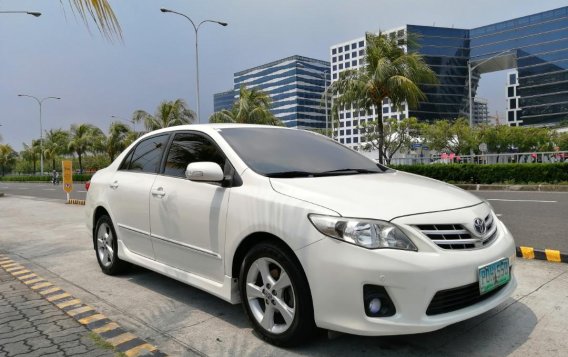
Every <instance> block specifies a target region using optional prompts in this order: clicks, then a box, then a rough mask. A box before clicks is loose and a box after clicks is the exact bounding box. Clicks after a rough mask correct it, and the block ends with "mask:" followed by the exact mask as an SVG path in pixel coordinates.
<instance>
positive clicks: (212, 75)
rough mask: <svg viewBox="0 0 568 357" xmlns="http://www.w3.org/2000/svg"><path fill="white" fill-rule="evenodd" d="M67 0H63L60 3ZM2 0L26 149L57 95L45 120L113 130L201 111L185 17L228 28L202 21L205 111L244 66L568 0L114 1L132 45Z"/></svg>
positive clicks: (0, 71) (17, 118) (56, 9)
mask: <svg viewBox="0 0 568 357" xmlns="http://www.w3.org/2000/svg"><path fill="white" fill-rule="evenodd" d="M61 2H62V3H63V4H64V5H63V6H62V5H61ZM61 2H60V0H41V1H40V0H0V11H2V10H30V11H40V12H42V13H43V16H41V17H39V18H35V17H32V16H26V15H7V14H0V124H1V125H2V126H1V127H0V135H1V136H2V137H3V142H4V143H8V144H11V145H12V146H13V147H14V148H15V149H16V150H21V148H22V142H26V143H29V142H30V141H31V139H33V138H38V137H39V120H38V106H37V104H36V103H35V102H34V101H33V100H32V99H29V98H19V97H17V94H19V93H24V94H30V95H34V96H37V97H46V96H58V97H61V98H62V100H60V101H47V102H46V103H45V104H44V110H43V114H44V115H43V126H44V129H45V130H48V129H50V128H64V129H68V128H69V127H70V125H71V124H73V123H83V122H89V123H92V124H95V125H97V126H99V127H100V128H102V129H103V130H105V131H107V129H108V126H109V124H110V123H111V121H112V120H113V119H112V118H111V116H112V115H115V116H118V117H122V118H125V119H129V118H130V116H131V114H132V112H133V111H135V110H137V109H144V110H146V111H148V112H151V113H153V112H154V110H155V108H156V106H157V105H158V104H159V103H160V102H161V101H162V100H165V99H167V100H171V99H176V98H183V99H185V100H186V101H187V103H188V104H189V105H190V107H191V108H192V109H194V110H195V106H196V97H195V61H194V57H195V52H194V51H195V47H194V46H195V42H194V41H195V37H194V33H193V29H192V28H191V24H189V22H188V21H187V20H185V19H184V18H182V17H179V16H177V15H173V14H162V13H161V12H160V11H159V9H160V7H167V8H170V9H173V10H176V11H179V12H183V13H186V14H187V15H189V16H190V17H191V18H192V19H193V20H194V21H196V22H199V21H201V20H203V19H215V20H221V21H226V22H228V23H229V26H228V27H221V26H218V25H214V24H205V25H204V26H203V27H202V28H201V29H200V31H199V32H200V34H199V43H200V46H199V53H200V80H201V117H202V121H204V120H206V119H207V118H208V117H209V115H210V114H211V112H212V111H213V93H215V92H220V91H223V90H226V89H229V88H232V85H233V73H234V72H236V71H240V70H243V69H246V68H249V67H253V66H257V65H260V64H263V63H266V62H268V61H272V60H276V59H279V58H282V57H286V56H290V55H295V54H298V55H303V56H308V57H315V58H318V59H324V60H328V61H329V55H328V53H329V47H330V46H331V45H333V44H335V43H338V42H342V41H347V40H350V39H353V38H356V37H360V36H362V35H363V34H364V33H365V31H378V30H379V29H383V30H385V29H390V28H393V27H398V26H401V25H404V24H417V25H429V26H431V25H435V26H442V27H452V26H454V27H456V28H472V27H478V26H483V25H487V24H490V23H494V22H498V21H503V20H508V19H511V18H514V17H519V16H524V15H529V14H532V13H536V12H541V11H546V10H550V9H554V8H558V7H562V6H565V5H566V0H546V1H534V0H499V1H495V0H475V1H472V0H428V1H427V0H397V1H383V0H349V1H340V0H317V1H316V0H193V1H189V0H120V1H119V0H111V1H110V2H111V5H112V6H113V8H114V10H115V12H116V15H117V17H118V19H119V21H120V23H121V25H122V28H123V31H124V44H112V43H109V42H108V41H106V40H104V39H103V38H102V37H101V36H100V35H99V34H98V33H97V32H96V30H94V29H93V30H92V33H91V34H90V33H89V32H88V31H87V29H86V28H85V27H84V26H83V24H82V23H79V22H78V21H76V20H74V18H73V15H72V12H71V11H70V8H69V7H68V0H62V1H61ZM504 85H505V77H504V74H503V73H497V74H491V75H485V76H484V77H483V78H482V81H481V85H480V86H481V87H480V94H479V95H480V96H481V97H484V98H487V99H489V102H490V114H492V115H494V114H495V111H500V112H501V114H503V111H504V107H505V106H504V101H505V88H504Z"/></svg>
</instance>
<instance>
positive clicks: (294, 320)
mask: <svg viewBox="0 0 568 357" xmlns="http://www.w3.org/2000/svg"><path fill="white" fill-rule="evenodd" d="M239 284H240V292H241V300H242V302H243V307H244V309H245V312H246V314H247V316H248V317H249V319H250V321H251V322H252V324H253V326H254V329H255V331H256V332H258V333H259V334H260V336H261V337H262V338H263V339H265V340H266V341H268V342H270V343H272V344H275V345H279V346H291V345H297V344H299V343H301V342H303V341H304V340H306V339H307V338H309V337H310V336H313V333H314V332H315V331H316V328H315V323H314V317H313V306H312V299H311V296H310V290H309V287H308V283H307V281H306V278H305V276H304V274H303V272H302V271H301V270H300V269H299V268H298V265H297V263H296V262H295V261H294V260H292V259H291V257H289V255H288V253H286V250H285V249H282V248H281V247H279V246H277V245H274V244H268V243H262V244H259V245H257V246H255V247H253V248H252V249H251V251H250V252H249V253H248V254H247V255H246V257H245V259H244V261H243V264H242V266H241V272H240V278H239Z"/></svg>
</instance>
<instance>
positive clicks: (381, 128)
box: [375, 100, 385, 165]
mask: <svg viewBox="0 0 568 357" xmlns="http://www.w3.org/2000/svg"><path fill="white" fill-rule="evenodd" d="M380 103H381V104H380V105H375V109H376V111H377V113H378V115H377V131H378V132H379V163H380V164H382V165H384V164H385V128H384V125H383V106H382V103H383V101H382V100H381V101H380Z"/></svg>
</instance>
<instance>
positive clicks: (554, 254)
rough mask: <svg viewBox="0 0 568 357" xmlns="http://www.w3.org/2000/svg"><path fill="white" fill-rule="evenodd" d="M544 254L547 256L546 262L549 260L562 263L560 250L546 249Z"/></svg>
mask: <svg viewBox="0 0 568 357" xmlns="http://www.w3.org/2000/svg"><path fill="white" fill-rule="evenodd" d="M544 253H545V254H546V260H548V261H549V262H557V263H560V262H561V260H560V251H559V250H553V249H545V250H544Z"/></svg>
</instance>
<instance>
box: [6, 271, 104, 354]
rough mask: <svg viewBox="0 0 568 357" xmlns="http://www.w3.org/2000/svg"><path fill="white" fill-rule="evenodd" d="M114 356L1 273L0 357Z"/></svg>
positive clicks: (80, 328) (62, 315) (45, 302)
mask: <svg viewBox="0 0 568 357" xmlns="http://www.w3.org/2000/svg"><path fill="white" fill-rule="evenodd" d="M12 356H25V357H35V356H37V357H55V356H57V357H59V356H61V357H67V356H74V357H79V356H89V357H95V356H114V352H112V351H111V350H108V349H103V348H101V347H99V346H97V345H96V343H95V341H94V340H93V339H91V338H90V337H89V331H88V330H87V329H86V328H85V327H84V326H81V325H80V324H79V323H78V322H76V321H75V320H74V319H73V318H72V317H70V316H68V315H66V314H65V313H64V312H63V311H61V310H60V309H58V308H57V307H55V306H54V305H52V304H51V303H49V302H48V301H46V300H44V299H43V298H42V297H41V296H40V295H39V294H38V293H36V292H35V291H33V290H31V289H30V288H29V287H28V286H26V285H24V284H23V283H22V282H20V281H19V280H17V279H16V278H14V277H13V276H12V275H10V274H9V273H7V272H5V271H4V270H3V269H0V357H12Z"/></svg>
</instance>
